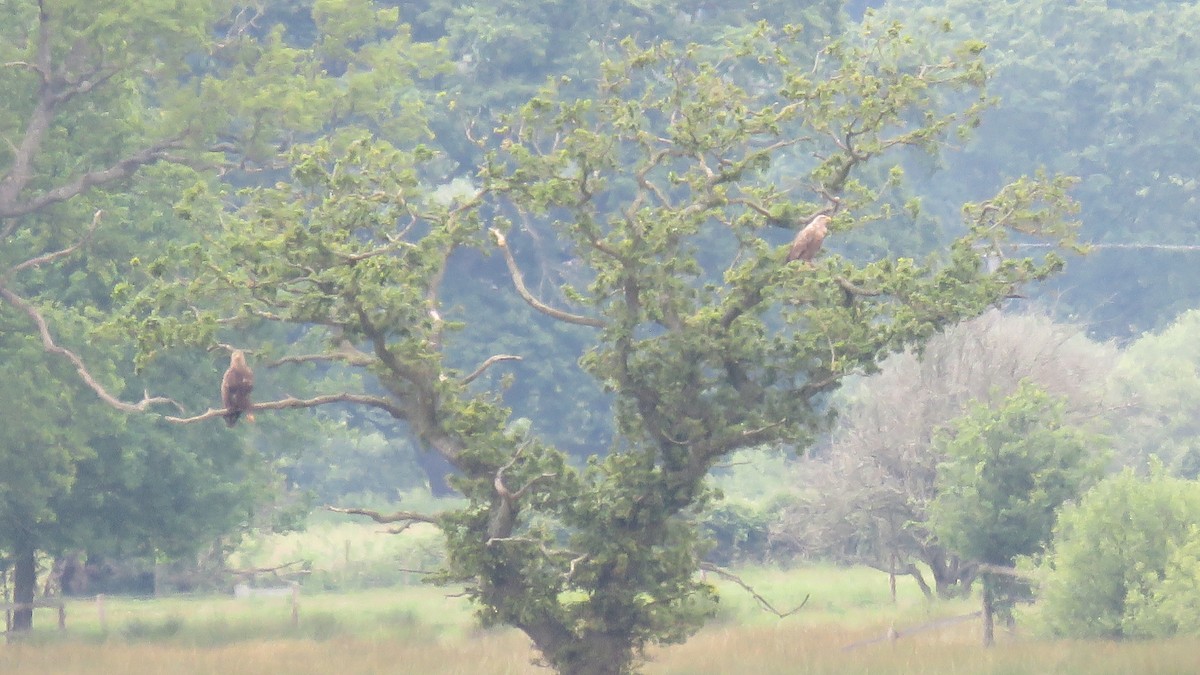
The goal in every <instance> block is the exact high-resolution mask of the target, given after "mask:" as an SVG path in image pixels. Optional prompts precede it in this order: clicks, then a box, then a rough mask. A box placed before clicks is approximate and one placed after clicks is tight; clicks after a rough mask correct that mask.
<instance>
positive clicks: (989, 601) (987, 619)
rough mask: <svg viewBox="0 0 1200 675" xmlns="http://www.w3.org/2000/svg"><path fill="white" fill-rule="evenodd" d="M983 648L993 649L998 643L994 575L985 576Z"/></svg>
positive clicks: (983, 577)
mask: <svg viewBox="0 0 1200 675" xmlns="http://www.w3.org/2000/svg"><path fill="white" fill-rule="evenodd" d="M981 581H982V582H983V584H982V585H983V646H984V647H991V646H992V644H993V643H994V642H995V641H996V617H995V607H994V604H995V603H994V601H993V598H992V575H990V574H983V575H982V578H981Z"/></svg>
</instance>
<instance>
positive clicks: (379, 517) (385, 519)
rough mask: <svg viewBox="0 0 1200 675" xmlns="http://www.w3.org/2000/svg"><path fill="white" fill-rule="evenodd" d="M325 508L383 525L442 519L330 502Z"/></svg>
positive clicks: (420, 514) (435, 522) (431, 521)
mask: <svg viewBox="0 0 1200 675" xmlns="http://www.w3.org/2000/svg"><path fill="white" fill-rule="evenodd" d="M325 510H326V511H332V512H334V513H347V514H350V515H353V516H366V517H368V518H370V519H371V520H373V521H375V522H377V523H379V524H381V525H387V524H389V523H430V524H431V525H437V524H439V523H440V522H441V519H439V518H438V517H437V516H428V515H425V514H423V513H416V512H413V511H397V512H395V513H386V514H385V513H380V512H379V511H372V510H370V509H360V508H357V507H353V506H351V507H345V508H343V507H340V506H330V505H328V504H326V505H325Z"/></svg>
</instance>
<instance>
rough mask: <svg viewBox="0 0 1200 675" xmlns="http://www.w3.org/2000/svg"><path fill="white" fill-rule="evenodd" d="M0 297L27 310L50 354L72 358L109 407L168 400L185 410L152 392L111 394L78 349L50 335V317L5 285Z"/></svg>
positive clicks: (126, 408)
mask: <svg viewBox="0 0 1200 675" xmlns="http://www.w3.org/2000/svg"><path fill="white" fill-rule="evenodd" d="M0 298H3V299H4V300H6V301H7V302H8V304H10V305H12V306H13V307H16V308H17V309H19V310H21V311H22V312H24V313H25V314H26V315H27V316H28V317H29V318H30V320H32V321H33V323H34V325H36V326H37V329H38V333H39V334H40V335H41V338H42V349H44V350H45V351H46V353H48V354H55V355H58V356H61V357H63V358H65V359H66V360H68V361H70V362H71V365H73V366H75V371H76V372H77V373H79V377H80V379H82V380H83V383H84V384H86V385H87V387H88V388H89V389H91V390H92V391H93V392H95V393H96V395H97V396H99V397H100V400H101V401H104V402H105V403H107V404H108V405H109V406H111V407H113V408H116V409H117V410H120V411H122V412H145V411H146V410H147V409H148V408H149V407H150V406H152V405H158V404H162V403H166V404H170V405H173V406H175V407H176V408H177V409H178V410H179V412H181V413H182V412H184V408H183V406H182V405H180V404H179V403H178V402H177V401H175V400H174V399H170V398H166V397H163V396H153V397H152V396H150V395H149V393H144V394H143V396H142V400H141V401H138V402H137V403H126V402H125V401H122V400H121V399H119V398H117V397H116V396H113V395H112V394H110V393H108V390H107V389H105V388H104V386H103V385H101V384H100V383H99V382H97V381H96V378H94V377H92V374H91V372H89V371H88V369H87V366H86V365H85V364H84V363H83V359H81V358H79V356H78V355H77V354H76V353H75V352H73V351H71V350H69V349H67V348H65V347H60V346H58V345H57V344H55V342H54V336H53V335H51V334H50V326H49V325H47V323H46V318H45V317H43V316H42V313H41V312H39V311H38V309H37V308H36V307H34V306H33V304H31V303H30V302H29V301H27V300H25V298H22V297H21V296H19V295H17V294H16V293H13V292H12V291H11V290H9V289H7V288H5V287H4V286H0Z"/></svg>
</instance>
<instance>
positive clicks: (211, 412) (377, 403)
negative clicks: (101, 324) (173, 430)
mask: <svg viewBox="0 0 1200 675" xmlns="http://www.w3.org/2000/svg"><path fill="white" fill-rule="evenodd" d="M330 403H357V404H360V405H368V406H372V407H375V408H380V409H382V410H385V411H387V412H388V413H389V414H391V415H392V416H393V417H395V418H397V419H403V417H404V411H402V410H401V409H400V408H399V407H398V406H397V405H395V404H393V403H392V402H391V401H389V400H387V399H386V398H382V397H379V396H367V395H366V394H350V393H342V394H326V395H324V396H317V397H314V398H306V399H300V398H295V397H294V396H289V397H287V398H283V399H279V400H278V401H267V402H265V403H255V404H254V405H253V406H252V407H251V408H250V411H254V410H285V409H288V408H315V407H316V406H319V405H328V404H330ZM227 412H228V411H227V410H226V409H225V408H219V409H217V408H209V409H208V410H207V411H205V412H204V413H203V414H201V415H196V416H194V417H171V416H169V415H164V416H163V419H165V420H167V421H168V422H173V423H175V424H192V423H194V422H203V421H204V420H210V419H213V418H215V417H224V416H225V413H227Z"/></svg>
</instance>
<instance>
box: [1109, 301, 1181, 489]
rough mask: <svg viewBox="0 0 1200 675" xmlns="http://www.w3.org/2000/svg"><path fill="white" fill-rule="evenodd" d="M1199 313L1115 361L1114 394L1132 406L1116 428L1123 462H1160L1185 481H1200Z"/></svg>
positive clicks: (1136, 345) (1145, 338) (1141, 342)
mask: <svg viewBox="0 0 1200 675" xmlns="http://www.w3.org/2000/svg"><path fill="white" fill-rule="evenodd" d="M1198 336H1200V311H1196V310H1192V311H1189V312H1186V313H1184V314H1183V315H1181V316H1180V317H1179V318H1178V319H1176V321H1175V322H1174V323H1173V324H1172V325H1171V326H1169V327H1168V328H1166V329H1164V330H1163V331H1162V332H1160V333H1154V334H1146V335H1143V336H1142V337H1141V338H1139V339H1138V340H1137V341H1136V342H1134V343H1132V344H1130V345H1129V346H1128V347H1127V348H1126V349H1125V351H1124V353H1123V354H1122V355H1121V359H1120V361H1118V362H1117V369H1116V372H1115V373H1114V374H1113V393H1114V396H1116V397H1118V400H1123V401H1129V402H1131V408H1130V409H1128V410H1126V411H1125V414H1124V415H1123V420H1122V421H1123V424H1121V425H1120V426H1119V431H1120V436H1119V440H1120V448H1121V451H1122V455H1123V457H1122V459H1123V460H1124V462H1125V463H1126V464H1130V465H1134V466H1144V465H1145V464H1146V463H1147V462H1148V461H1149V460H1150V459H1151V458H1152V457H1158V458H1159V459H1160V460H1161V461H1162V462H1163V463H1164V464H1165V465H1166V466H1167V468H1168V469H1169V470H1170V471H1171V472H1172V473H1175V474H1177V475H1179V476H1182V477H1184V478H1196V477H1198V476H1200V383H1198V381H1197V378H1196V373H1197V371H1198V369H1200V347H1198V346H1197V345H1198V344H1200V340H1197V337H1198Z"/></svg>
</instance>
